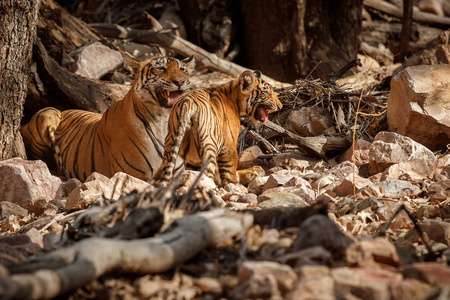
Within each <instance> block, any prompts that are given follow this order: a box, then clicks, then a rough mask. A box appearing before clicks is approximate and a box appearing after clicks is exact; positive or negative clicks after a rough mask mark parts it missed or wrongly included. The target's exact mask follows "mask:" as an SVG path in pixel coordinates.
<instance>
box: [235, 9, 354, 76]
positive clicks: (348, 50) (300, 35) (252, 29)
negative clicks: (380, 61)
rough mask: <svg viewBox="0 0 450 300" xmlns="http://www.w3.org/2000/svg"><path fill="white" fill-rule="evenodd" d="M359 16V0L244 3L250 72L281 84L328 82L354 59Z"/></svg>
mask: <svg viewBox="0 0 450 300" xmlns="http://www.w3.org/2000/svg"><path fill="white" fill-rule="evenodd" d="M361 11H362V0H338V1H326V0H317V1H306V0H286V1H276V0H243V1H241V13H242V17H243V20H244V36H245V43H244V44H245V53H246V59H247V61H248V67H250V68H253V69H260V70H261V71H262V72H263V73H265V74H266V75H268V76H270V77H273V78H274V79H276V80H280V81H285V82H292V81H294V80H296V79H299V78H301V77H306V76H307V75H309V74H311V75H312V76H313V77H314V78H315V77H319V78H322V79H324V80H326V79H328V78H329V76H330V75H331V74H332V73H334V72H336V71H337V70H339V69H340V68H342V67H343V66H344V65H346V64H347V63H348V62H349V61H351V60H352V59H354V58H356V53H357V51H358V48H359V40H358V35H359V33H360V31H361V26H362V25H361V24H362V17H361ZM268 12H270V13H268Z"/></svg>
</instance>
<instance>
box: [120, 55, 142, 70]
mask: <svg viewBox="0 0 450 300" xmlns="http://www.w3.org/2000/svg"><path fill="white" fill-rule="evenodd" d="M121 53H122V57H123V66H124V67H125V68H127V69H131V71H132V72H133V74H137V73H138V72H139V69H140V68H141V62H140V61H139V60H137V59H135V58H134V57H132V56H131V55H129V54H128V53H126V52H121Z"/></svg>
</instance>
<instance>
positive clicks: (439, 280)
mask: <svg viewBox="0 0 450 300" xmlns="http://www.w3.org/2000/svg"><path fill="white" fill-rule="evenodd" d="M403 276H405V278H414V279H417V280H420V281H423V282H426V283H429V284H431V285H433V286H439V287H444V286H449V285H450V267H449V266H447V265H444V264H441V263H437V262H420V263H414V264H411V265H407V266H405V267H404V268H403Z"/></svg>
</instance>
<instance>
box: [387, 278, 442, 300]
mask: <svg viewBox="0 0 450 300" xmlns="http://www.w3.org/2000/svg"><path fill="white" fill-rule="evenodd" d="M390 289H391V294H392V299H395V300H411V299H432V298H433V296H434V295H436V294H437V293H438V288H437V287H432V286H430V285H429V284H427V283H425V282H422V281H419V280H416V279H409V278H406V279H404V280H402V281H396V282H393V283H392V284H391V286H390Z"/></svg>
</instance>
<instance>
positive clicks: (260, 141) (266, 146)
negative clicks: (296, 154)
mask: <svg viewBox="0 0 450 300" xmlns="http://www.w3.org/2000/svg"><path fill="white" fill-rule="evenodd" d="M248 135H249V136H250V137H251V138H252V139H253V140H254V141H256V142H257V143H258V144H259V145H260V146H261V147H263V148H264V149H265V150H266V151H268V152H269V153H275V154H279V153H280V151H278V149H277V148H276V147H275V146H274V145H272V144H271V143H269V141H268V140H266V139H265V138H263V137H262V136H261V135H260V134H259V133H257V132H256V131H254V130H249V131H248Z"/></svg>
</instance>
